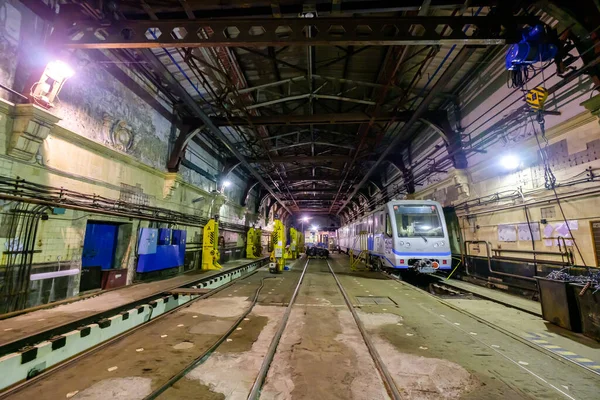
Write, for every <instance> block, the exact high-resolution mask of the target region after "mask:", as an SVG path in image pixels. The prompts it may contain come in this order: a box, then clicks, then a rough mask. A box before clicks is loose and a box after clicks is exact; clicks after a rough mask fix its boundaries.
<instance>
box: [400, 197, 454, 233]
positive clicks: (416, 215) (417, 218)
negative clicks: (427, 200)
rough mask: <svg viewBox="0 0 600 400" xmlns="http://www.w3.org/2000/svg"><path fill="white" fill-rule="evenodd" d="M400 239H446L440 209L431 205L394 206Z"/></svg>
mask: <svg viewBox="0 0 600 400" xmlns="http://www.w3.org/2000/svg"><path fill="white" fill-rule="evenodd" d="M394 214H395V217H396V229H397V230H398V236H399V237H422V238H425V237H444V232H443V229H442V222H441V219H440V213H439V211H438V208H437V207H436V206H434V205H429V204H422V205H421V204H410V205H408V204H407V205H400V204H397V205H394Z"/></svg>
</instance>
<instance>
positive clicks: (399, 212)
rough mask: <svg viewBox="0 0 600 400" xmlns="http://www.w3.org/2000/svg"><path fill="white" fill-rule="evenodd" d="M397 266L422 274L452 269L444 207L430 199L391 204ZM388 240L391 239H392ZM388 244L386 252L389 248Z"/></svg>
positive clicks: (394, 253)
mask: <svg viewBox="0 0 600 400" xmlns="http://www.w3.org/2000/svg"><path fill="white" fill-rule="evenodd" d="M388 212H389V215H390V217H391V220H392V221H391V222H392V223H391V225H392V238H389V239H391V240H390V244H391V245H392V246H391V247H392V248H391V254H390V255H391V256H392V259H393V263H394V268H398V269H412V270H415V271H418V272H420V273H433V272H435V271H436V270H444V269H450V268H451V265H452V254H451V252H450V243H449V240H448V229H447V227H446V221H445V219H444V213H443V210H442V206H441V205H440V204H439V203H438V202H435V201H430V200H414V201H413V200H409V201H407V200H403V201H399V202H397V203H395V202H390V203H388ZM389 239H388V240H389ZM386 247H388V249H386V250H387V252H389V251H390V249H389V247H390V246H386Z"/></svg>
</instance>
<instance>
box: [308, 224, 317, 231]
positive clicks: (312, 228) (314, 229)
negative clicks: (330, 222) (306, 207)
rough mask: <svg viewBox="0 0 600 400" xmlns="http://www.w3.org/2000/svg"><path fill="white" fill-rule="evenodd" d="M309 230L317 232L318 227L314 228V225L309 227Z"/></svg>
mask: <svg viewBox="0 0 600 400" xmlns="http://www.w3.org/2000/svg"><path fill="white" fill-rule="evenodd" d="M310 229H311V230H313V231H318V230H319V227H318V226H316V225H313V226H311V227H310Z"/></svg>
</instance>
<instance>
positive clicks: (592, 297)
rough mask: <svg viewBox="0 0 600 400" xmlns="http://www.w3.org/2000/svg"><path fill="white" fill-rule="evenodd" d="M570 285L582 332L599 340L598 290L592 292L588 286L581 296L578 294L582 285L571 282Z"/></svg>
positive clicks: (599, 300)
mask: <svg viewBox="0 0 600 400" xmlns="http://www.w3.org/2000/svg"><path fill="white" fill-rule="evenodd" d="M570 286H571V292H572V295H573V296H574V297H575V299H576V301H577V304H578V306H579V315H580V318H581V330H582V332H583V334H584V335H585V336H587V337H590V338H592V339H594V340H598V341H600V291H598V292H596V293H595V294H594V289H592V288H589V289H588V290H587V291H586V292H585V293H584V294H583V296H580V295H579V293H580V292H581V290H582V289H583V285H579V284H576V283H571V285H570Z"/></svg>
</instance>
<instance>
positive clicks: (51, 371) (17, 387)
mask: <svg viewBox="0 0 600 400" xmlns="http://www.w3.org/2000/svg"><path fill="white" fill-rule="evenodd" d="M256 272H258V270H255V271H253V272H251V273H249V274H248V275H246V276H244V277H243V279H246V278H248V277H249V276H251V275H254V274H255V273H256ZM214 276H216V275H212V276H211V277H210V278H213V277H214ZM236 281H237V279H236V280H233V281H230V282H228V283H226V284H225V285H223V286H220V287H218V288H215V289H213V290H211V291H210V292H208V293H206V294H203V295H201V296H199V297H197V298H195V299H193V300H190V301H188V302H187V303H185V304H182V305H180V306H178V307H175V308H174V309H172V310H169V311H167V312H165V313H163V314H161V315H159V316H158V317H156V318H153V319H149V320H148V321H146V322H144V323H142V324H140V325H138V326H136V327H134V328H132V329H129V330H128V331H125V332H123V333H122V334H120V335H117V336H114V337H112V338H110V339H108V340H106V341H104V342H102V343H100V344H98V345H97V346H95V347H92V348H90V349H89V350H87V351H83V352H81V353H79V354H77V355H76V356H74V357H72V358H69V359H68V360H65V361H64V362H62V363H59V364H56V365H54V366H52V367H50V368H48V369H47V370H45V371H44V372H42V373H41V374H39V375H36V376H35V377H33V378H31V379H28V380H26V381H24V382H21V383H19V384H17V385H15V386H12V387H9V388H7V389H5V390H4V391H2V392H0V400H2V399H6V398H9V397H10V396H12V395H14V394H15V393H17V392H19V391H21V390H23V389H26V388H27V387H29V386H31V385H34V384H35V383H37V382H39V381H40V380H43V379H45V378H47V377H49V376H50V375H52V374H54V373H55V372H58V371H60V370H62V369H64V368H66V367H67V366H69V365H71V364H72V363H74V362H76V361H79V360H81V359H83V358H85V357H88V356H90V355H92V354H95V353H96V352H98V351H100V350H102V349H104V348H106V347H108V346H109V345H111V344H113V343H115V342H117V341H119V340H122V339H123V338H125V337H127V336H129V335H131V334H133V333H135V332H137V331H139V330H141V329H144V328H146V327H147V326H148V325H150V324H153V323H155V322H157V321H160V320H162V319H164V318H165V317H166V316H168V315H171V314H174V313H175V312H178V311H180V310H181V309H182V308H184V307H187V306H190V305H191V304H192V303H195V302H197V301H199V300H203V299H206V298H209V297H211V296H213V295H215V294H217V293H219V292H220V291H222V290H224V289H226V288H228V287H230V286H231V285H233V284H234V283H236Z"/></svg>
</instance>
